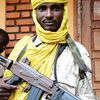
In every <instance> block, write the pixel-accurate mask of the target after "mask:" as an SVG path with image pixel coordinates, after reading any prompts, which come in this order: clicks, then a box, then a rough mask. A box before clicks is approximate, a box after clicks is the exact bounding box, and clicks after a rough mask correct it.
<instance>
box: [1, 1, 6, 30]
mask: <svg viewBox="0 0 100 100" xmlns="http://www.w3.org/2000/svg"><path fill="white" fill-rule="evenodd" d="M0 28H3V29H5V0H0Z"/></svg>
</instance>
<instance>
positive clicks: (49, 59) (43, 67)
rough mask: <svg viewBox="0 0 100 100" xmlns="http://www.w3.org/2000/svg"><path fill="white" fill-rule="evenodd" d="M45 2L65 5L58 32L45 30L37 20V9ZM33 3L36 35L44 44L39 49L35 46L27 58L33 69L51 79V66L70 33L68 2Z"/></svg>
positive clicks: (37, 1) (36, 0) (52, 0)
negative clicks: (61, 44) (59, 45)
mask: <svg viewBox="0 0 100 100" xmlns="http://www.w3.org/2000/svg"><path fill="white" fill-rule="evenodd" d="M44 2H57V3H64V4H65V6H64V15H63V20H62V23H61V26H60V28H59V29H58V31H56V32H51V31H46V30H44V29H43V28H42V27H41V25H40V24H39V23H38V21H37V19H36V10H35V8H36V7H37V6H38V5H40V4H42V3H44ZM31 3H32V7H33V19H34V22H35V25H36V33H37V35H38V36H39V38H40V39H41V40H42V41H43V42H44V43H43V44H41V45H40V46H39V47H35V46H33V48H31V49H28V50H27V51H26V54H25V56H27V57H28V60H29V61H30V62H31V66H32V67H33V68H35V69H36V70H38V71H39V72H41V73H42V74H44V75H46V76H47V77H50V75H51V71H52V67H51V66H52V64H53V62H54V58H55V55H56V52H57V48H58V44H60V43H66V34H67V32H68V15H67V0H31Z"/></svg>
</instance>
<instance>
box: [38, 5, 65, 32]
mask: <svg viewBox="0 0 100 100" xmlns="http://www.w3.org/2000/svg"><path fill="white" fill-rule="evenodd" d="M63 10H64V4H58V3H43V4H41V5H39V6H38V7H37V8H36V17H37V21H38V22H39V24H40V25H41V26H42V28H43V29H45V30H47V31H57V30H58V29H59V27H60V25H61V22H62V19H63Z"/></svg>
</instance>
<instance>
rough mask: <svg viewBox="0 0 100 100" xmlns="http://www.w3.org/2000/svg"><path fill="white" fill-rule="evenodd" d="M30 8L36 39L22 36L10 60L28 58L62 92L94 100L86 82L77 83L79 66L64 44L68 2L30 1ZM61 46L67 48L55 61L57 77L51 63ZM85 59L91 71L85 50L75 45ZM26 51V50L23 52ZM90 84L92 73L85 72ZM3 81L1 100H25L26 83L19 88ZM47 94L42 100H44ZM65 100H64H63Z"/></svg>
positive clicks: (51, 0) (0, 93) (59, 0)
mask: <svg viewBox="0 0 100 100" xmlns="http://www.w3.org/2000/svg"><path fill="white" fill-rule="evenodd" d="M31 3H32V7H33V19H34V22H35V25H36V34H37V35H36V36H35V37H29V36H25V37H24V38H22V39H21V40H20V41H19V42H18V43H17V44H16V46H15V48H14V50H13V51H12V53H11V54H10V56H9V59H12V60H13V61H14V62H16V61H22V60H23V59H24V58H27V59H28V61H29V63H30V66H31V67H33V68H34V69H36V70H37V71H39V72H40V73H42V74H44V75H45V76H47V77H49V78H50V79H52V80H56V81H58V82H59V84H61V85H62V86H63V87H64V88H65V89H67V90H69V91H70V92H72V93H73V94H74V95H77V96H79V97H80V98H81V99H83V100H94V97H93V94H92V93H91V92H90V91H91V89H90V88H89V87H88V84H87V83H86V82H87V81H86V79H85V78H83V79H80V76H79V66H78V64H77V63H75V61H74V60H75V59H74V57H73V55H72V52H71V50H70V48H69V46H68V45H67V44H66V41H67V39H66V36H67V34H68V18H67V0H55V1H54V0H31ZM60 44H66V47H65V49H64V50H63V52H62V53H61V55H60V56H59V57H58V58H57V64H56V75H57V79H56V78H55V76H54V74H55V72H54V60H55V57H56V54H57V51H58V46H59V45H60ZM75 44H76V45H77V47H78V48H79V51H80V53H81V55H82V58H83V59H84V62H85V63H86V65H87V66H88V67H89V68H91V63H90V58H89V55H88V53H87V51H86V49H85V48H84V47H83V46H82V45H80V44H79V43H77V42H75ZM24 47H26V49H25V48H24ZM11 75H12V73H11V72H10V71H8V70H7V71H6V72H5V76H6V77H7V76H11ZM87 75H88V79H89V82H90V84H92V81H91V73H89V72H87ZM6 81H7V79H3V80H1V82H0V86H1V88H0V98H2V100H7V99H8V98H9V96H10V95H11V96H10V98H9V100H26V99H27V95H28V93H29V91H28V92H26V90H27V89H28V88H27V86H28V85H27V83H26V82H21V84H19V85H18V86H14V85H8V84H6V83H5V82H6ZM46 97H47V94H46V93H44V94H43V95H42V97H41V99H42V100H46ZM66 99H67V98H66Z"/></svg>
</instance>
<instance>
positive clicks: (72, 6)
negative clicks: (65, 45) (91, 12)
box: [68, 0, 75, 36]
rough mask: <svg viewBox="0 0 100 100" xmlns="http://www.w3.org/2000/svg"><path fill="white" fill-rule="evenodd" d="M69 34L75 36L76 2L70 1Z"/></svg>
mask: <svg viewBox="0 0 100 100" xmlns="http://www.w3.org/2000/svg"><path fill="white" fill-rule="evenodd" d="M68 20H69V33H70V34H71V35H72V36H74V28H75V26H74V0H68Z"/></svg>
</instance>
